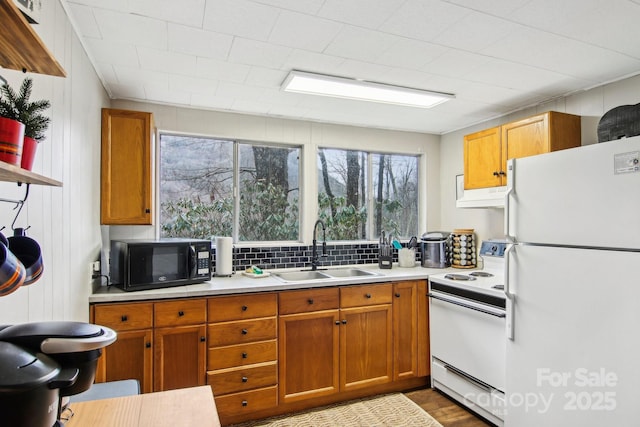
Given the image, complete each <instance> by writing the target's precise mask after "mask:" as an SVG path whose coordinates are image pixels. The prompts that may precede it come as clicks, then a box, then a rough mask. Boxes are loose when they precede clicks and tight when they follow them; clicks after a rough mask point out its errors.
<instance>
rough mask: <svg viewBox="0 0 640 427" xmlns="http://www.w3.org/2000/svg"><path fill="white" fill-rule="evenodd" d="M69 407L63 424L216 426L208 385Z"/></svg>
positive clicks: (93, 426)
mask: <svg viewBox="0 0 640 427" xmlns="http://www.w3.org/2000/svg"><path fill="white" fill-rule="evenodd" d="M70 408H71V410H72V411H73V413H74V415H73V416H72V417H71V419H70V420H69V421H68V422H67V423H66V424H65V427H87V426H91V427H103V426H104V427H114V426H118V427H130V426H131V427H133V426H138V427H147V426H148V427H164V426H167V427H169V426H171V427H180V426H184V427H191V426H198V427H220V419H219V418H218V412H217V411H216V404H215V402H214V400H213V393H212V391H211V387H209V386H201V387H190V388H182V389H177V390H170V391H162V392H157V393H147V394H138V395H135V396H125V397H115V398H111V399H102V400H91V401H87V402H72V403H71V405H70ZM68 414H69V411H66V412H65V413H64V414H63V415H68Z"/></svg>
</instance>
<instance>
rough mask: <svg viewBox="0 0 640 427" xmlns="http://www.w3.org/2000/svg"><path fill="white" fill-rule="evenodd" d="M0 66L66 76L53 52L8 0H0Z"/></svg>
mask: <svg viewBox="0 0 640 427" xmlns="http://www.w3.org/2000/svg"><path fill="white" fill-rule="evenodd" d="M0 22H2V31H0V67H3V68H8V69H12V70H23V71H25V72H31V73H38V74H48V75H51V76H58V77H66V75H67V74H66V73H65V71H64V69H63V68H62V67H61V66H60V64H59V63H58V61H56V59H55V58H54V56H53V54H52V53H51V52H50V51H49V49H47V46H45V44H44V43H43V42H42V40H41V39H40V37H39V36H38V34H37V33H36V32H35V31H34V30H33V28H31V24H29V23H28V22H27V19H26V18H25V17H24V16H23V15H22V12H20V10H19V9H18V8H17V7H16V5H15V4H13V1H12V0H0Z"/></svg>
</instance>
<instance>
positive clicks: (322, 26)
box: [269, 11, 342, 52]
mask: <svg viewBox="0 0 640 427" xmlns="http://www.w3.org/2000/svg"><path fill="white" fill-rule="evenodd" d="M341 28H342V24H337V23H335V22H332V21H329V20H327V19H322V18H316V17H314V16H309V15H305V14H302V13H297V12H288V11H283V12H281V13H280V15H279V16H278V19H277V20H276V23H275V25H274V28H273V30H272V31H271V34H270V35H269V42H271V43H275V44H278V45H282V46H289V47H294V48H299V49H305V50H310V51H313V52H322V51H323V50H324V49H325V48H326V47H327V45H328V44H329V43H330V42H331V40H333V38H334V37H335V36H336V34H337V33H338V31H340V29H341Z"/></svg>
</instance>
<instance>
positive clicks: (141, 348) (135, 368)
mask: <svg viewBox="0 0 640 427" xmlns="http://www.w3.org/2000/svg"><path fill="white" fill-rule="evenodd" d="M152 352H153V332H152V331H151V329H145V330H140V331H126V332H118V339H117V340H116V341H115V342H114V343H113V344H111V345H109V346H107V347H105V348H104V349H103V353H102V356H101V357H100V359H99V360H98V368H97V370H96V382H98V383H101V382H106V381H118V380H129V379H134V380H138V382H139V383H140V390H141V391H142V392H143V393H150V392H152V391H153V383H152V374H153V353H152Z"/></svg>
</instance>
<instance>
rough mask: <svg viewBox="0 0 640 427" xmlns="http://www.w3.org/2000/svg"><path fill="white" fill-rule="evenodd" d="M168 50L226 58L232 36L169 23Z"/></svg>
mask: <svg viewBox="0 0 640 427" xmlns="http://www.w3.org/2000/svg"><path fill="white" fill-rule="evenodd" d="M168 38H169V50H171V51H173V52H179V53H188V54H191V55H195V56H202V57H206V58H215V59H227V57H228V56H229V50H230V49H231V43H232V41H233V37H232V36H230V35H228V34H220V33H214V32H212V31H206V30H201V29H198V28H192V27H187V26H184V25H177V24H169V36H168Z"/></svg>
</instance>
